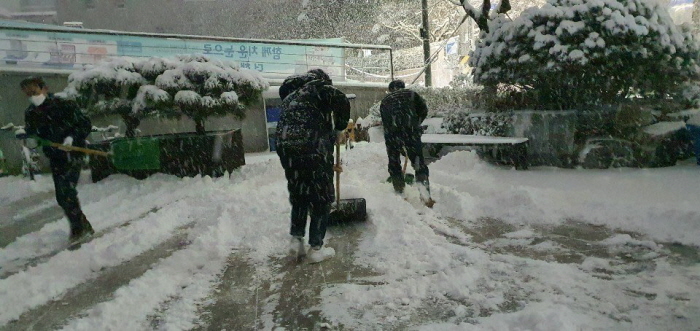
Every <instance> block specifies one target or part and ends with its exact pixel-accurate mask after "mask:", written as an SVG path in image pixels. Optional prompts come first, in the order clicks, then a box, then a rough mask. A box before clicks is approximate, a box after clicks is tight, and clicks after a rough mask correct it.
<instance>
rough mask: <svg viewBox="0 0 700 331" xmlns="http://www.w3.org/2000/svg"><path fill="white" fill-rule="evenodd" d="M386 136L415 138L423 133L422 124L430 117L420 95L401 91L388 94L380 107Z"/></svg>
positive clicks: (406, 90) (405, 90) (404, 90)
mask: <svg viewBox="0 0 700 331" xmlns="http://www.w3.org/2000/svg"><path fill="white" fill-rule="evenodd" d="M379 111H380V113H381V116H382V125H383V126H384V134H385V135H389V136H401V137H415V136H420V135H421V133H422V131H423V130H422V129H421V123H423V121H424V120H425V118H426V117H427V116H428V107H427V106H426V104H425V101H424V100H423V98H422V97H421V96H420V95H418V93H416V92H414V91H411V90H409V89H400V90H398V91H394V92H391V93H389V94H387V95H386V96H385V97H384V99H382V103H381V105H380V107H379Z"/></svg>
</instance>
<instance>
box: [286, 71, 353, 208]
mask: <svg viewBox="0 0 700 331" xmlns="http://www.w3.org/2000/svg"><path fill="white" fill-rule="evenodd" d="M302 83H303V84H302ZM330 84H331V82H330V81H324V80H314V77H312V76H306V77H304V76H294V77H293V79H288V80H286V81H285V83H283V84H282V86H281V87H280V97H283V99H284V100H283V101H282V106H281V108H282V112H281V115H280V120H279V122H278V123H277V135H276V143H277V146H276V147H277V154H278V155H279V157H280V162H281V163H282V167H283V168H284V169H285V172H286V175H287V181H288V188H289V193H290V199H291V200H292V201H295V200H303V201H310V202H331V201H333V198H334V194H333V181H332V177H333V147H334V145H335V141H336V137H337V134H338V132H339V131H342V130H344V129H345V127H346V126H347V123H348V120H349V119H350V103H349V102H348V100H347V98H346V97H345V94H344V93H343V92H341V91H340V90H338V89H336V88H334V87H333V86H331V85H330ZM294 88H296V89H294ZM283 91H284V95H283Z"/></svg>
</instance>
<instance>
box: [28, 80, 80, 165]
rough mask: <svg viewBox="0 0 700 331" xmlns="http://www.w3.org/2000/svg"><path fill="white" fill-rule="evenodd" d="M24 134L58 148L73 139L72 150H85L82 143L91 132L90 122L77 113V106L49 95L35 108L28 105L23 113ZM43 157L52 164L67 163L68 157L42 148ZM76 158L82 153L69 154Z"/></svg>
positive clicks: (48, 147) (51, 149)
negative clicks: (78, 148) (53, 143)
mask: <svg viewBox="0 0 700 331" xmlns="http://www.w3.org/2000/svg"><path fill="white" fill-rule="evenodd" d="M24 123H25V131H26V132H27V135H29V136H38V137H39V138H42V139H46V140H48V141H51V142H55V143H59V144H62V143H63V141H64V139H66V137H73V146H77V147H85V145H86V144H85V139H86V138H87V136H88V135H89V134H90V131H91V130H92V124H91V123H90V119H89V118H88V117H87V116H85V114H83V113H82V111H80V109H79V108H78V105H77V104H76V103H75V102H73V101H69V100H65V99H61V98H58V97H56V96H54V95H53V94H49V95H48V96H47V97H46V100H44V103H42V104H41V105H39V106H35V105H30V106H29V107H28V108H27V110H25V112H24ZM43 150H44V154H45V155H46V157H48V158H49V159H51V161H52V162H66V161H68V153H66V152H65V151H62V150H59V149H57V148H54V147H50V146H44V148H43ZM71 155H74V156H76V157H79V156H81V155H82V153H76V152H71Z"/></svg>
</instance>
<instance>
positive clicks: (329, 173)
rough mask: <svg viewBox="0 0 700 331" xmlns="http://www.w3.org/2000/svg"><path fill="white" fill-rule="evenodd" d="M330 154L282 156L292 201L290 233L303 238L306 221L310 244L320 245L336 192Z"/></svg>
mask: <svg viewBox="0 0 700 331" xmlns="http://www.w3.org/2000/svg"><path fill="white" fill-rule="evenodd" d="M332 160H333V158H332V155H329V156H321V155H314V156H296V157H288V156H286V155H284V154H283V155H281V157H280V161H281V162H282V165H283V167H285V171H284V173H285V177H286V178H287V189H288V190H289V202H290V203H291V204H292V214H291V223H292V225H291V229H290V231H289V232H290V234H291V235H292V236H299V237H303V236H304V234H305V232H306V220H307V218H308V217H309V214H311V215H310V216H311V224H309V245H311V246H312V247H315V246H322V245H323V239H324V238H325V236H326V224H327V223H328V217H329V215H330V208H331V203H332V201H333V199H335V192H334V191H333V190H334V186H333V163H332Z"/></svg>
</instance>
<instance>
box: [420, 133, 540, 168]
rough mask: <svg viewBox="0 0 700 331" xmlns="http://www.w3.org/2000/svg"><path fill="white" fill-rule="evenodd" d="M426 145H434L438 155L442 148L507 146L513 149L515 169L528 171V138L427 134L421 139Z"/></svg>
mask: <svg viewBox="0 0 700 331" xmlns="http://www.w3.org/2000/svg"><path fill="white" fill-rule="evenodd" d="M421 141H422V142H423V144H425V145H428V144H430V145H433V146H434V147H435V148H434V149H433V150H434V152H435V153H436V154H437V153H438V152H439V150H440V149H441V148H442V146H445V145H451V146H499V147H500V146H505V147H509V148H511V152H512V155H513V157H512V161H513V164H514V165H515V169H527V142H528V139H527V138H520V137H489V136H475V135H466V134H436V133H425V134H423V136H422V137H421Z"/></svg>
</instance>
